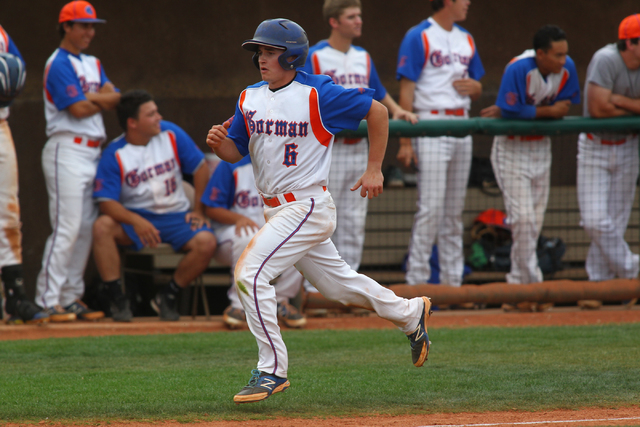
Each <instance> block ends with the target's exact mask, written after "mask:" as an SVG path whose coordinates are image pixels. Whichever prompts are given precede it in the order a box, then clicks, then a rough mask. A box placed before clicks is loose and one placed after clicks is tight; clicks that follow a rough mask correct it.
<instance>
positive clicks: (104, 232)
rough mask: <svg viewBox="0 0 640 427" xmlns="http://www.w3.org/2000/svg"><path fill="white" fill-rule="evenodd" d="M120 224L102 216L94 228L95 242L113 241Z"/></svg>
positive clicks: (106, 216)
mask: <svg viewBox="0 0 640 427" xmlns="http://www.w3.org/2000/svg"><path fill="white" fill-rule="evenodd" d="M117 226H118V223H117V222H116V221H115V220H114V219H113V218H111V217H110V216H108V215H101V216H99V217H98V219H96V220H95V222H94V223H93V227H92V233H93V238H94V240H103V239H112V238H113V237H114V235H115V230H116V227H117Z"/></svg>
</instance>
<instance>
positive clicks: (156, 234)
mask: <svg viewBox="0 0 640 427" xmlns="http://www.w3.org/2000/svg"><path fill="white" fill-rule="evenodd" d="M132 225H133V231H135V232H136V234H137V235H138V237H139V238H140V241H141V242H142V244H143V245H144V246H148V247H150V248H155V247H156V246H158V244H160V243H161V242H162V240H161V239H160V231H159V230H158V229H157V228H155V227H154V226H153V224H151V222H149V221H148V220H146V219H144V218H142V217H138V218H137V219H136V221H135V223H133V224H132Z"/></svg>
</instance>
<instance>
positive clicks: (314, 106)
mask: <svg viewBox="0 0 640 427" xmlns="http://www.w3.org/2000/svg"><path fill="white" fill-rule="evenodd" d="M309 116H310V118H311V131H312V132H313V135H314V136H315V137H316V139H317V140H318V142H320V144H322V145H324V146H325V147H328V146H329V144H330V143H331V138H333V135H332V134H331V132H329V131H328V130H326V129H325V128H324V125H323V124H322V117H321V116H320V104H319V103H318V90H317V89H316V88H311V93H310V94H309Z"/></svg>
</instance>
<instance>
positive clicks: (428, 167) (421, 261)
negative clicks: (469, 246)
mask: <svg viewBox="0 0 640 427" xmlns="http://www.w3.org/2000/svg"><path fill="white" fill-rule="evenodd" d="M435 117H436V118H440V119H442V118H443V117H438V116H435ZM412 143H413V150H414V152H415V153H416V155H417V156H418V201H417V206H418V211H417V212H416V215H415V218H414V223H413V230H412V232H411V244H410V245H409V259H408V261H407V274H406V280H407V284H409V285H416V284H419V283H426V282H427V280H429V277H430V276H431V267H430V266H429V258H430V257H431V248H432V246H433V244H434V243H435V242H436V239H437V243H438V260H439V262H440V282H441V283H444V284H447V285H451V286H460V285H461V284H462V272H463V269H464V255H463V242H462V233H463V231H464V226H463V223H462V210H463V209H464V199H465V196H466V194H467V183H468V181H469V170H470V169H471V154H472V142H471V137H470V136H468V137H466V138H453V137H447V136H443V137H437V138H414V139H413V140H412Z"/></svg>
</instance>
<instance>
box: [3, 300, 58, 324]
mask: <svg viewBox="0 0 640 427" xmlns="http://www.w3.org/2000/svg"><path fill="white" fill-rule="evenodd" d="M10 303H11V304H10ZM7 305H11V306H12V307H13V310H12V312H11V313H7V314H9V319H7V323H13V324H19V323H27V324H38V323H47V322H49V313H47V312H46V311H44V310H43V309H42V308H41V307H40V306H39V305H37V304H35V303H33V302H31V301H29V300H27V299H18V300H16V301H15V302H11V301H9V299H7ZM1 310H2V299H0V311H1Z"/></svg>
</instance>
